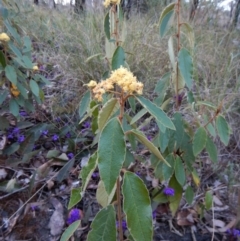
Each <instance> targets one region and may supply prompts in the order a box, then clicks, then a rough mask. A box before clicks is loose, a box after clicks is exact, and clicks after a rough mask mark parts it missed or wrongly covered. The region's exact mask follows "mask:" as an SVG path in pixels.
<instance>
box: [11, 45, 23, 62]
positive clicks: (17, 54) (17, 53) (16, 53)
mask: <svg viewBox="0 0 240 241" xmlns="http://www.w3.org/2000/svg"><path fill="white" fill-rule="evenodd" d="M8 46H9V48H10V49H11V50H12V51H13V53H14V54H15V55H16V57H18V58H19V59H22V53H21V52H20V50H19V49H18V48H17V47H16V46H15V45H14V44H13V43H12V42H10V43H8Z"/></svg>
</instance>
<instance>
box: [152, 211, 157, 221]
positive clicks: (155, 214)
mask: <svg viewBox="0 0 240 241" xmlns="http://www.w3.org/2000/svg"><path fill="white" fill-rule="evenodd" d="M156 216H157V211H156V210H155V211H153V212H152V218H153V219H155V218H156Z"/></svg>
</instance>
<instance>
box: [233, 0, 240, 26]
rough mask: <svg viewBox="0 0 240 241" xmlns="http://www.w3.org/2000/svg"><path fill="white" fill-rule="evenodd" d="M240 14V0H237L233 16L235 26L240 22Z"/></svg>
mask: <svg viewBox="0 0 240 241" xmlns="http://www.w3.org/2000/svg"><path fill="white" fill-rule="evenodd" d="M239 15H240V0H237V5H236V9H235V13H234V17H233V26H234V27H236V26H237V23H238V17H239Z"/></svg>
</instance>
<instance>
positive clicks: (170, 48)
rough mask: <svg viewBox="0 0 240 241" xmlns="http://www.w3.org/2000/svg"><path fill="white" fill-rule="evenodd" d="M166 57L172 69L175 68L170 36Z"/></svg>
mask: <svg viewBox="0 0 240 241" xmlns="http://www.w3.org/2000/svg"><path fill="white" fill-rule="evenodd" d="M168 55H169V58H170V61H171V64H172V68H174V67H175V54H174V47H173V37H172V36H171V37H170V38H169V40H168Z"/></svg>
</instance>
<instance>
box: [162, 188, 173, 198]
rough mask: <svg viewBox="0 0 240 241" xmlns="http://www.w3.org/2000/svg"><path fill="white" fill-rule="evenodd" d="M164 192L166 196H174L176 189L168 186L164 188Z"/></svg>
mask: <svg viewBox="0 0 240 241" xmlns="http://www.w3.org/2000/svg"><path fill="white" fill-rule="evenodd" d="M163 193H164V194H165V195H166V196H174V194H175V191H174V189H173V188H171V187H166V188H165V189H164V190H163Z"/></svg>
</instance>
